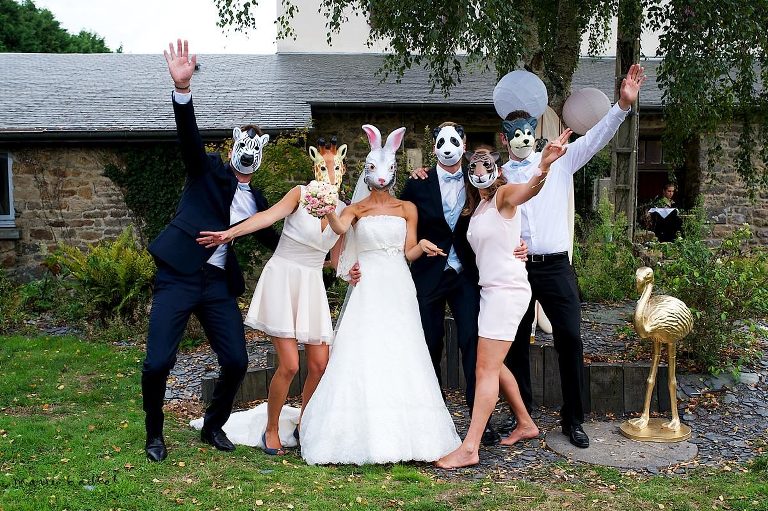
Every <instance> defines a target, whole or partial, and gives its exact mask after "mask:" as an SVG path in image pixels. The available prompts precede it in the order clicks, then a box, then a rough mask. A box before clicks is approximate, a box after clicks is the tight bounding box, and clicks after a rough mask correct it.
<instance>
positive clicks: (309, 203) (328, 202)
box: [301, 180, 339, 218]
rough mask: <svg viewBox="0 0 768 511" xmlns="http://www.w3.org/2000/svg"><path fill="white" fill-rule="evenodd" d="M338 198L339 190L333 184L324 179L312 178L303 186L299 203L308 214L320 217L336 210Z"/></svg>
mask: <svg viewBox="0 0 768 511" xmlns="http://www.w3.org/2000/svg"><path fill="white" fill-rule="evenodd" d="M338 200H339V191H338V189H337V188H336V187H335V186H334V185H332V184H330V183H326V182H325V181H316V180H312V181H310V183H309V184H308V185H307V186H306V187H305V188H304V195H303V196H302V197H301V205H302V206H304V209H306V210H307V213H309V214H310V215H312V216H316V217H318V218H322V217H324V216H325V215H327V214H328V213H331V212H332V211H335V210H336V204H337V203H338Z"/></svg>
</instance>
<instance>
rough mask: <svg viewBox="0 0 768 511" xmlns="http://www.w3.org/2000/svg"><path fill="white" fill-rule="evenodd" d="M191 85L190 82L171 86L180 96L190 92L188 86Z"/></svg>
mask: <svg viewBox="0 0 768 511" xmlns="http://www.w3.org/2000/svg"><path fill="white" fill-rule="evenodd" d="M191 84H192V82H187V83H186V84H184V83H176V82H174V83H173V86H174V87H175V88H176V92H180V93H182V94H188V93H189V92H190V88H189V86H190V85H191Z"/></svg>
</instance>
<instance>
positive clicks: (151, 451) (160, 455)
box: [144, 435, 168, 461]
mask: <svg viewBox="0 0 768 511" xmlns="http://www.w3.org/2000/svg"><path fill="white" fill-rule="evenodd" d="M144 452H146V453H147V458H149V460H150V461H163V460H164V459H165V458H167V457H168V450H167V449H166V448H165V440H164V439H163V435H158V436H148V437H147V443H146V445H145V446H144Z"/></svg>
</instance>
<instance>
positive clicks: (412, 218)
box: [403, 201, 446, 261]
mask: <svg viewBox="0 0 768 511" xmlns="http://www.w3.org/2000/svg"><path fill="white" fill-rule="evenodd" d="M403 207H404V208H405V224H406V234H405V250H404V252H405V258H406V259H408V260H409V261H415V260H416V259H418V258H419V257H421V256H422V255H424V254H427V257H433V256H446V253H445V252H443V251H442V250H441V249H440V247H438V246H437V245H435V244H434V243H432V242H431V241H429V240H421V241H417V238H418V237H417V234H416V232H417V231H416V226H417V224H418V223H419V211H418V210H417V209H416V205H415V204H414V203H412V202H407V201H405V202H403Z"/></svg>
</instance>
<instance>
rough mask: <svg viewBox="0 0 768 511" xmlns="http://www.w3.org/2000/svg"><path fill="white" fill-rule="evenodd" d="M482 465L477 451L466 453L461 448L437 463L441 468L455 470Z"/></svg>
mask: <svg viewBox="0 0 768 511" xmlns="http://www.w3.org/2000/svg"><path fill="white" fill-rule="evenodd" d="M478 463H480V456H479V455H478V453H477V451H472V452H469V451H466V450H464V449H462V448H461V447H459V448H458V449H456V450H455V451H453V452H452V453H450V454H446V455H445V456H443V457H442V458H440V459H439V460H437V461H436V462H435V465H436V466H437V467H439V468H447V469H454V468H459V467H469V466H471V465H477V464H478Z"/></svg>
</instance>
